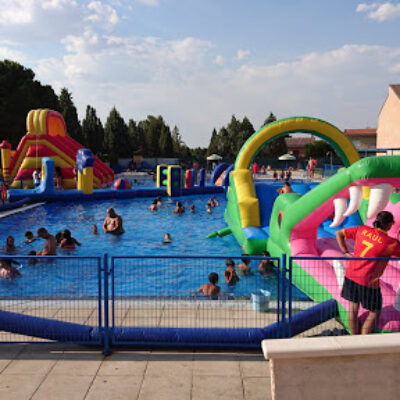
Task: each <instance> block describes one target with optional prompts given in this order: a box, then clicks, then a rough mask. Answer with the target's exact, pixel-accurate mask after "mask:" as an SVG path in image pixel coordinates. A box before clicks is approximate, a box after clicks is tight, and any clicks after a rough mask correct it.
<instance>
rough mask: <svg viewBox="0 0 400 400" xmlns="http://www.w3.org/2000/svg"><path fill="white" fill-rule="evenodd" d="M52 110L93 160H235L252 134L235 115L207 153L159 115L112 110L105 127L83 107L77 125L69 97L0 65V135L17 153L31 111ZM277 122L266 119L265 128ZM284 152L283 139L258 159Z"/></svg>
mask: <svg viewBox="0 0 400 400" xmlns="http://www.w3.org/2000/svg"><path fill="white" fill-rule="evenodd" d="M36 108H50V109H53V110H56V111H59V112H60V113H61V114H62V116H63V118H64V120H65V123H66V126H67V131H68V134H69V135H70V136H71V137H72V138H73V139H75V140H77V141H78V142H79V143H81V144H82V145H83V146H85V147H88V148H90V149H91V150H92V151H93V152H94V153H95V154H96V155H98V156H100V157H102V158H105V159H108V160H110V161H111V162H116V161H117V159H118V158H121V157H122V158H129V157H132V155H133V154H135V153H138V152H140V153H142V154H143V155H144V156H145V157H179V158H181V159H188V160H189V159H193V158H195V159H198V160H204V159H205V158H206V156H207V155H210V154H213V153H217V154H219V155H221V156H222V157H223V158H224V159H226V160H233V159H234V158H235V157H236V155H237V154H238V152H239V150H240V148H241V147H242V145H243V143H245V141H246V140H247V139H248V138H249V137H250V136H251V135H252V134H253V133H254V132H255V129H254V127H253V125H252V123H251V122H250V120H249V119H248V118H247V117H244V118H243V120H242V121H240V120H238V119H237V118H236V117H235V116H234V115H233V116H232V118H231V120H230V121H229V123H228V124H227V125H226V126H223V127H221V128H220V129H219V131H218V132H217V130H216V129H214V130H213V132H212V135H211V139H210V143H209V146H208V148H201V147H197V148H192V149H191V148H189V147H188V146H187V145H186V144H185V142H184V140H183V138H182V135H181V133H180V131H179V128H178V127H177V126H174V127H173V128H172V129H171V128H170V127H169V125H168V124H167V123H166V122H165V120H164V118H163V117H162V116H161V115H158V116H154V115H149V116H147V118H146V119H145V120H142V121H135V120H134V119H129V120H128V121H127V122H125V121H124V119H123V117H122V116H121V114H120V113H119V112H118V110H117V109H116V107H113V108H112V109H111V111H110V113H109V115H108V117H107V120H106V122H105V124H104V125H103V124H102V122H101V120H100V118H99V117H98V116H97V112H96V109H95V108H94V107H92V106H91V105H87V107H86V113H85V117H84V118H83V120H82V122H81V121H79V118H78V112H77V109H76V107H75V104H74V101H73V96H72V93H71V92H69V91H68V89H67V88H62V89H61V92H60V94H59V95H57V94H56V93H55V91H54V90H53V88H52V87H51V86H49V85H42V84H41V83H40V82H39V81H38V80H36V79H35V73H34V72H33V71H32V70H31V69H29V68H25V67H24V66H22V65H21V64H19V63H17V62H14V61H10V60H3V61H0V134H1V136H2V138H3V139H5V138H7V140H8V141H9V142H10V143H11V144H12V146H13V148H15V147H16V146H17V145H18V143H19V141H20V140H21V138H22V137H23V136H24V134H25V129H26V122H25V120H26V115H27V113H28V112H29V110H31V109H36ZM275 120H276V117H275V115H274V114H273V113H270V115H269V116H268V118H267V119H266V120H265V121H264V124H263V125H266V124H268V123H270V122H273V121H275ZM286 151H287V149H286V144H285V141H284V139H283V138H281V139H277V140H275V141H273V142H271V143H269V144H268V145H267V146H265V147H264V148H263V149H262V150H261V152H260V156H264V157H276V156H279V155H281V154H284V153H285V152H286Z"/></svg>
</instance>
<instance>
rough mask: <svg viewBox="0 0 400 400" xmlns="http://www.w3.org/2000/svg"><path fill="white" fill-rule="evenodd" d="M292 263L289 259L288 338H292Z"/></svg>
mask: <svg viewBox="0 0 400 400" xmlns="http://www.w3.org/2000/svg"><path fill="white" fill-rule="evenodd" d="M292 263H293V258H292V257H289V268H288V272H289V296H288V335H287V336H288V337H292V295H293V285H292Z"/></svg>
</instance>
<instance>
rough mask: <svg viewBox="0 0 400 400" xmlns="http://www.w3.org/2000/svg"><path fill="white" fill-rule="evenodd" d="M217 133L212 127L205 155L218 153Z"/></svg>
mask: <svg viewBox="0 0 400 400" xmlns="http://www.w3.org/2000/svg"><path fill="white" fill-rule="evenodd" d="M218 141H219V138H218V133H217V130H216V129H215V128H214V129H213V131H212V134H211V139H210V144H209V145H208V148H207V155H208V156H210V155H211V154H216V153H218Z"/></svg>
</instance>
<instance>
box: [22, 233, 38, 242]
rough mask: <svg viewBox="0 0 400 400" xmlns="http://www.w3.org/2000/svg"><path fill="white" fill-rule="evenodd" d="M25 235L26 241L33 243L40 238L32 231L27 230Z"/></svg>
mask: <svg viewBox="0 0 400 400" xmlns="http://www.w3.org/2000/svg"><path fill="white" fill-rule="evenodd" d="M24 236H25V243H32V242H34V241H35V240H38V239H39V238H37V237H36V236H34V235H33V233H32V232H31V231H26V232H25V235H24Z"/></svg>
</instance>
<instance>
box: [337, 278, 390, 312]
mask: <svg viewBox="0 0 400 400" xmlns="http://www.w3.org/2000/svg"><path fill="white" fill-rule="evenodd" d="M341 296H342V297H343V298H344V299H346V300H349V301H352V302H353V303H357V304H360V303H361V305H362V306H363V307H364V308H365V309H366V310H369V311H379V310H381V308H382V293H381V289H380V288H369V287H366V286H362V285H360V284H358V283H357V282H354V281H352V280H351V279H348V278H346V277H345V278H344V284H343V289H342V293H341Z"/></svg>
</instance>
